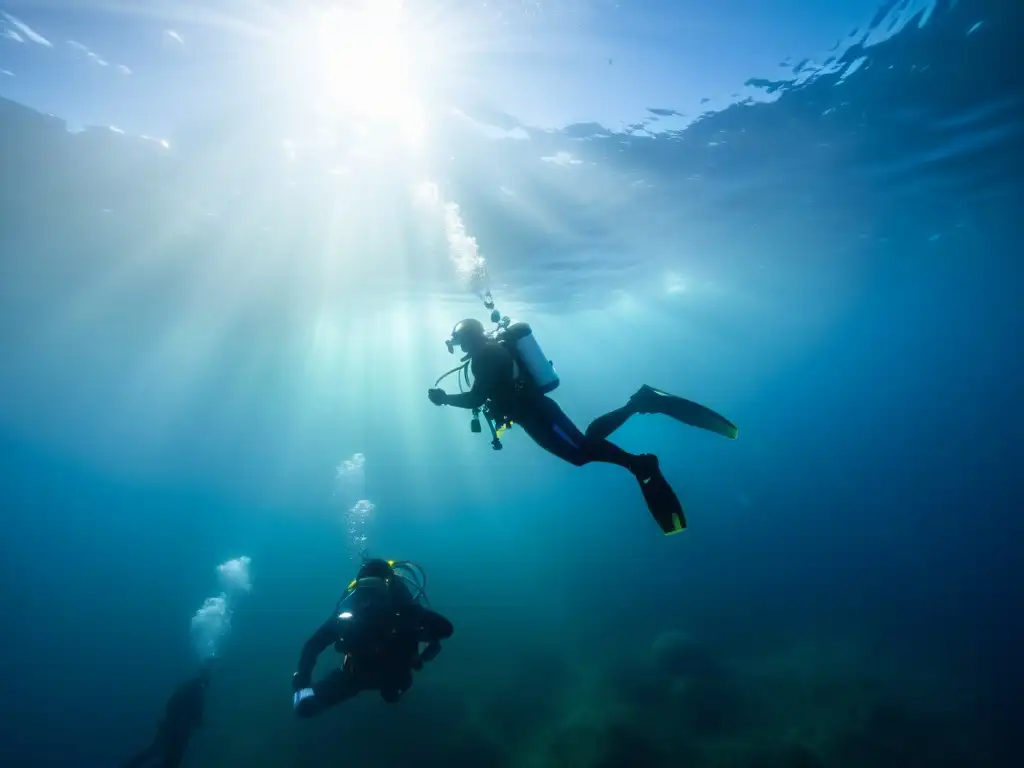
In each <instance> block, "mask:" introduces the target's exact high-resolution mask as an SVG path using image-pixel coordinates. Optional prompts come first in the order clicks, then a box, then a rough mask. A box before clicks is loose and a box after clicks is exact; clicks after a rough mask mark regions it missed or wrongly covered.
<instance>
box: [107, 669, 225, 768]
mask: <svg viewBox="0 0 1024 768" xmlns="http://www.w3.org/2000/svg"><path fill="white" fill-rule="evenodd" d="M216 664H217V659H216V657H211V658H208V659H206V660H205V661H204V662H203V665H202V667H201V668H200V670H199V673H198V674H197V675H195V677H192V678H190V679H189V680H186V681H185V682H183V683H181V684H180V685H179V686H178V687H177V688H175V689H174V692H173V693H172V694H171V696H170V698H169V699H168V700H167V705H166V707H165V712H164V718H163V720H161V721H160V726H159V727H158V728H157V732H156V735H155V736H154V737H153V741H152V742H150V744H149V746H148V747H146V748H145V749H143V750H142V751H141V752H139V753H138V754H137V755H135V756H134V757H133V758H131V759H130V760H128V761H127V762H125V763H123V765H124V768H141V766H144V765H160V766H162V767H163V768H177V766H179V765H181V762H182V760H184V759H185V750H186V749H187V748H188V742H189V739H191V738H192V734H193V733H194V732H195V730H196V729H197V728H199V727H200V726H202V724H203V705H204V704H205V702H206V689H207V688H208V687H209V685H210V675H211V673H212V671H213V667H214V666H215V665H216Z"/></svg>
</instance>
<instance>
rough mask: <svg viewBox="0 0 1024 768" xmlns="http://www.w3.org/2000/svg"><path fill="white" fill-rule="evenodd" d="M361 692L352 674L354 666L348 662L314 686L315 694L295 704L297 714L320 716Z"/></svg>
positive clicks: (300, 715)
mask: <svg viewBox="0 0 1024 768" xmlns="http://www.w3.org/2000/svg"><path fill="white" fill-rule="evenodd" d="M360 690H361V688H360V686H359V683H358V681H357V680H356V677H355V675H354V674H353V673H352V665H351V664H350V663H348V662H346V663H345V666H343V667H342V668H341V669H336V670H334V671H333V672H331V674H329V675H328V676H327V677H325V678H324V679H323V680H319V681H317V682H316V683H314V684H313V688H312V691H313V692H312V693H311V694H309V695H307V696H305V697H303V698H302V699H300V700H299V701H298V702H296V703H295V714H296V715H298V716H299V717H313V716H314V715H319V714H320V713H321V712H323V711H325V710H327V709H330V708H331V707H333V706H334V705H335V704H338V703H340V702H342V701H345V700H346V699H351V698H352V697H353V696H355V695H356V694H358V693H359V691H360Z"/></svg>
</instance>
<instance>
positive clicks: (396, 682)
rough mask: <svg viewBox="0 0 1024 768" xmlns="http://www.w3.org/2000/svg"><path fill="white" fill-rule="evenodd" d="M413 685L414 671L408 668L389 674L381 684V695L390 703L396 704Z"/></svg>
mask: <svg viewBox="0 0 1024 768" xmlns="http://www.w3.org/2000/svg"><path fill="white" fill-rule="evenodd" d="M411 687H412V672H411V671H410V670H408V669H404V670H401V671H395V672H392V673H391V674H388V675H387V676H386V677H385V678H384V679H383V680H382V681H381V685H380V697H381V698H382V699H384V701H386V702H387V703H388V704H394V703H395V702H397V701H398V700H399V699H400V698H402V695H403V694H404V693H405V692H406V691H408V690H409V688H411Z"/></svg>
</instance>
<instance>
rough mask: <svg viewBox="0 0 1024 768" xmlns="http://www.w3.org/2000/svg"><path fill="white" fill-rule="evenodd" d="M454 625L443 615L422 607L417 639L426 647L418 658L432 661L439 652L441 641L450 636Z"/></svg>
mask: <svg viewBox="0 0 1024 768" xmlns="http://www.w3.org/2000/svg"><path fill="white" fill-rule="evenodd" d="M454 631H455V627H453V626H452V623H451V622H450V621H448V619H446V618H445V617H444V616H442V615H441V614H440V613H437V612H435V611H431V610H428V609H426V608H424V609H423V611H422V613H421V614H420V617H419V627H418V628H417V640H419V641H420V642H421V643H426V644H427V647H426V648H424V649H423V652H422V653H421V654H420V660H422V661H432V660H433V659H435V658H437V654H439V653H440V652H441V641H442V640H447V639H448V638H449V637H451V636H452V633H453V632H454Z"/></svg>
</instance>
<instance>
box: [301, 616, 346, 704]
mask: <svg viewBox="0 0 1024 768" xmlns="http://www.w3.org/2000/svg"><path fill="white" fill-rule="evenodd" d="M339 632H340V629H339V627H338V619H337V617H336V616H331V618H329V619H328V620H327V621H325V622H324V623H323V624H322V625H321V626H320V628H319V629H318V630H317V631H316V632H314V633H313V636H312V637H310V638H309V640H307V641H306V644H305V645H304V646H303V647H302V655H301V656H300V657H299V667H298V669H297V671H296V672H295V674H294V675H292V688H293V689H294V690H295V691H298V690H299V689H302V688H308V687H309V686H310V685H311V684H312V679H313V667H315V666H316V660H317V659H318V658H319V657H320V654H321V653H323V652H324V651H325V650H326V649H327V646H329V645H330V644H331V643H333V642H334V641H335V640H337V639H338V635H339Z"/></svg>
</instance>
